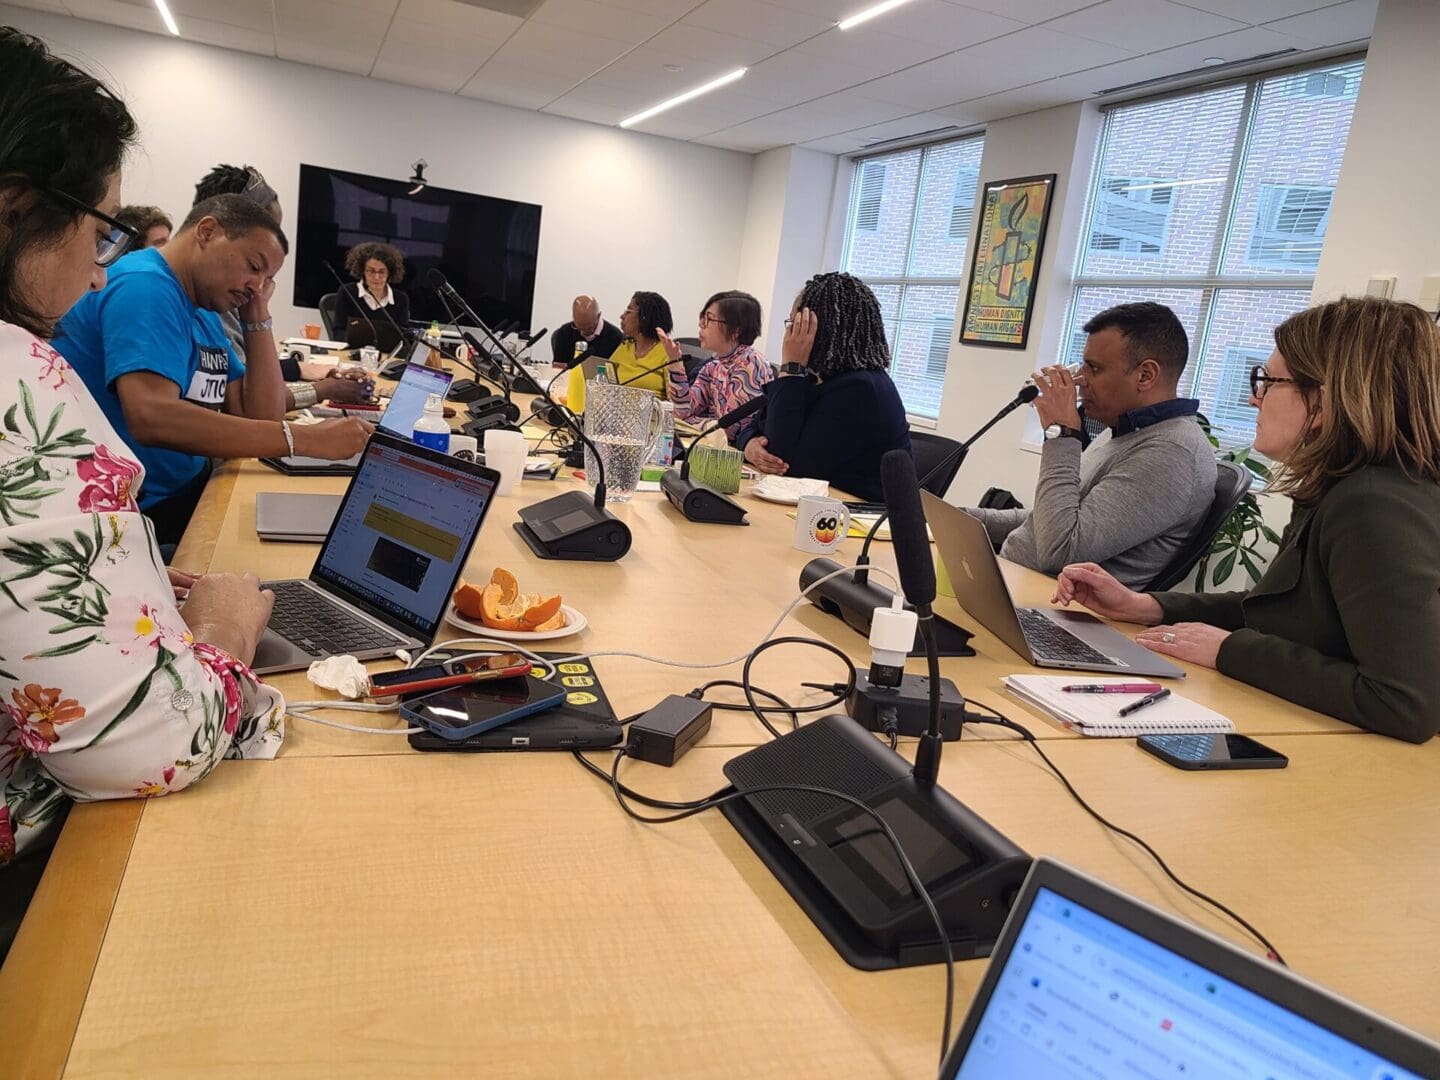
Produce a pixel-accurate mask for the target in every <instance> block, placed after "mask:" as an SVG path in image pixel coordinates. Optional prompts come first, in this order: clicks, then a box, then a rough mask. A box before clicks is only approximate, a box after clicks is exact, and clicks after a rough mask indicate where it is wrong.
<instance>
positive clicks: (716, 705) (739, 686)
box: [685, 679, 809, 731]
mask: <svg viewBox="0 0 1440 1080" xmlns="http://www.w3.org/2000/svg"><path fill="white" fill-rule="evenodd" d="M717 686H730V687H734V688H735V689H736V690H744V689H745V684H744V683H742V682H740V681H739V680H738V679H711V680H710V681H709V682H707V683H705V684H703V685H701V686H697V687H696V688H695V689H694V690H691V691H690V693H688V694H686V695H685V696H686V697H692V698H694V699H695V700H696V701H705V700H706V698H705V695H706V694H707V693H708V692H709V691H711V690H713V689H715V687H717ZM750 689H751V690H753V691H754V692H755V693H756V694H758V695H760V696H761V697H763V698H769V699H770V700H771V701H773V702H775V708H773V709H770V708H765V709H762V710H761V711H762V712H781V713H786V714H788V715H789V717H790V728H791V730H792V731H793V730H794V729H795V728H798V727H799V726H800V715H799V714H800V713H801V712H804V711H809V707H808V706H804V707H800V706H795V705H791V704H790V703H789V702H788V701H786V700H785V699H784V698H782V697H781V696H780V695H779V694H776V693H772V692H771V691H769V690H766V689H765V688H764V687H762V686H752V687H751V688H750ZM707 704H709V705H710V707H711V708H713V709H724V710H726V711H727V712H750V706H749V705H743V704H741V703H740V702H737V701H710V702H707Z"/></svg>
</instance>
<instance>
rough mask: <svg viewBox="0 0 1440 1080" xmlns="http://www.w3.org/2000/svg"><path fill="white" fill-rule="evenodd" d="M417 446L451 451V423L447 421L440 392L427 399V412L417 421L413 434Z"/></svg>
mask: <svg viewBox="0 0 1440 1080" xmlns="http://www.w3.org/2000/svg"><path fill="white" fill-rule="evenodd" d="M411 438H413V439H414V440H415V444H416V445H417V446H423V447H425V448H426V449H427V450H438V451H439V452H440V453H442V454H448V453H449V452H450V425H449V424H447V423H446V422H445V403H444V401H443V400H441V397H440V395H439V394H431V395H430V396H429V397H427V398H426V399H425V412H424V413H423V414H422V415H421V417H420V419H419V420H417V421H415V433H414V435H412V436H411Z"/></svg>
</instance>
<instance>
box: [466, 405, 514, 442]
mask: <svg viewBox="0 0 1440 1080" xmlns="http://www.w3.org/2000/svg"><path fill="white" fill-rule="evenodd" d="M519 430H520V429H519V427H517V426H516V425H515V424H512V423H511V422H510V421H509V420H507V419H505V414H504V413H502V412H488V413H485V414H483V415H481V416H477V417H476V418H475V419H474V420H467V421H465V423H463V424H461V425H460V432H461V434H463V435H473V436H475V438H476V439H477V440H479V441H480V442H481V443H483V442H484V441H485V432H487V431H519Z"/></svg>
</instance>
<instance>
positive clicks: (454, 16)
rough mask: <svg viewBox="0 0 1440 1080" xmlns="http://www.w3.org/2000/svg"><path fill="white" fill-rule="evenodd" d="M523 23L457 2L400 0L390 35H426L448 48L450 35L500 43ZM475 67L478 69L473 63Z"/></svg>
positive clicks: (448, 0) (415, 38)
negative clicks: (492, 40) (493, 40)
mask: <svg viewBox="0 0 1440 1080" xmlns="http://www.w3.org/2000/svg"><path fill="white" fill-rule="evenodd" d="M524 21H525V20H524V19H521V18H520V17H519V16H517V15H506V14H505V13H504V12H501V11H490V10H488V9H486V8H482V7H476V6H475V5H474V4H463V3H459V2H458V0H400V7H399V9H398V10H397V11H396V12H395V21H394V22H393V23H392V24H391V27H390V33H391V36H392V37H393V36H395V35H396V34H397V32H398V33H400V34H402V35H404V37H405V40H407V41H416V40H420V39H419V38H418V37H417V36H416V35H418V34H420V33H427V34H429V35H430V36H431V37H432V39H433V40H434V41H435V43H436V44H437V45H440V46H445V47H448V43H449V41H450V39H451V38H452V36H454V35H461V36H464V37H470V38H485V39H495V40H496V41H497V43H498V42H500V41H504V40H505V38H506V37H508V36H509V35H511V34H513V33H514V32H515V31H516V30H517V29H519V27H520V24H521V23H523V22H524ZM475 63H476V66H477V67H478V66H479V63H480V62H479V61H478V60H477V61H476V62H475Z"/></svg>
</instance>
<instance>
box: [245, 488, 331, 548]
mask: <svg viewBox="0 0 1440 1080" xmlns="http://www.w3.org/2000/svg"><path fill="white" fill-rule="evenodd" d="M342 498H344V496H343V495H309V494H302V493H297V492H289V491H260V492H257V493H256V495H255V532H256V535H258V536H259V537H260V539H261V540H290V541H294V542H298V543H302V544H318V543H320V542H321V541H322V540H324V539H325V537H326V536H328V535H329V533H330V525H331V523H332V522H333V521H334V520H335V513H336V511H338V510H339V509H340V500H341V499H342Z"/></svg>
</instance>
